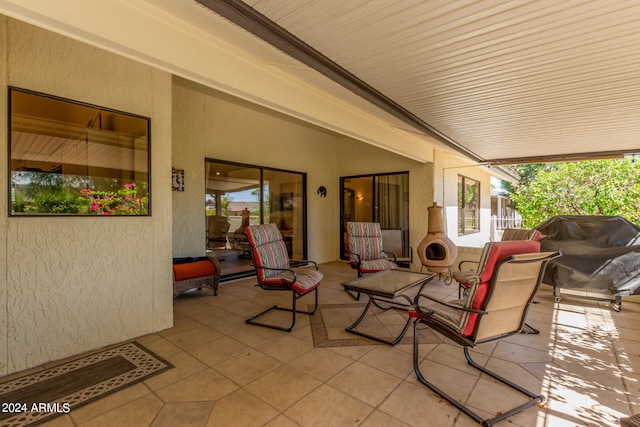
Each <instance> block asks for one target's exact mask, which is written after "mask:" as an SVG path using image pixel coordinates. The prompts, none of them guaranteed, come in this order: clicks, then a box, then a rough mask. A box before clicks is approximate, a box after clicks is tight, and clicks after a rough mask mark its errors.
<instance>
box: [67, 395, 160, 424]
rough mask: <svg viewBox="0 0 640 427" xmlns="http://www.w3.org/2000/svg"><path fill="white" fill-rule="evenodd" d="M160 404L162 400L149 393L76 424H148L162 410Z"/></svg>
mask: <svg viewBox="0 0 640 427" xmlns="http://www.w3.org/2000/svg"><path fill="white" fill-rule="evenodd" d="M162 406H163V404H162V401H161V400H160V399H158V397H157V396H154V395H152V394H150V395H147V396H144V397H141V398H139V399H136V400H133V401H131V402H129V403H127V404H125V405H123V406H120V407H118V408H116V409H113V410H111V411H109V412H107V413H105V414H103V415H99V416H97V417H95V418H92V419H90V420H88V421H86V422H84V423H81V424H78V425H79V426H82V427H102V426H104V427H113V426H129V425H132V424H133V425H138V426H149V425H151V423H152V422H153V420H154V419H155V418H156V416H157V415H158V413H159V412H160V411H161V410H162Z"/></svg>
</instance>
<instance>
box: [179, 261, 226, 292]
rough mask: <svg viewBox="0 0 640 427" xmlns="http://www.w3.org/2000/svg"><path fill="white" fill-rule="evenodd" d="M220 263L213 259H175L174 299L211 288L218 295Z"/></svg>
mask: <svg viewBox="0 0 640 427" xmlns="http://www.w3.org/2000/svg"><path fill="white" fill-rule="evenodd" d="M219 284H220V263H219V262H218V260H217V259H215V258H213V257H185V258H174V259H173V297H174V298H176V297H177V296H178V295H181V294H183V293H184V292H186V291H188V290H191V289H196V288H197V289H202V288H209V289H211V290H213V294H214V295H218V285H219Z"/></svg>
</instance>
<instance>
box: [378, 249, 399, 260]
mask: <svg viewBox="0 0 640 427" xmlns="http://www.w3.org/2000/svg"><path fill="white" fill-rule="evenodd" d="M382 253H383V254H385V255H386V256H387V258H392V259H393V262H397V261H398V257H397V256H396V254H395V253H393V252H387V251H382ZM389 255H391V257H389Z"/></svg>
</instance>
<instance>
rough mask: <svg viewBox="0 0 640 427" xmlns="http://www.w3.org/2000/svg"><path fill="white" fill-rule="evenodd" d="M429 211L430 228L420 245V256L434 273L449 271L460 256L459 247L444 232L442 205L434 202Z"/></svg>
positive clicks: (425, 265)
mask: <svg viewBox="0 0 640 427" xmlns="http://www.w3.org/2000/svg"><path fill="white" fill-rule="evenodd" d="M427 211H428V212H429V224H428V225H429V229H428V230H427V235H426V236H425V237H424V239H422V241H421V242H420V244H419V245H418V256H419V257H420V261H421V262H422V265H423V266H424V267H426V268H427V270H429V271H431V272H433V273H439V274H441V273H445V272H447V271H448V272H449V278H450V277H451V266H452V265H453V263H454V262H455V260H456V257H457V256H458V247H457V246H456V245H455V244H454V243H453V242H452V241H451V239H449V238H448V237H447V235H446V234H445V232H444V215H443V209H442V206H438V203H437V202H433V206H431V207H429V208H427Z"/></svg>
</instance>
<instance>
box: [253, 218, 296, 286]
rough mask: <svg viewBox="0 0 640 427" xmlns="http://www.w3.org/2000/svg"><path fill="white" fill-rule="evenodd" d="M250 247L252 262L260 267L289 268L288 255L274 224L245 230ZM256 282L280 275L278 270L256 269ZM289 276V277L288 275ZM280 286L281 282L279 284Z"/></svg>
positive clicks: (255, 226)
mask: <svg viewBox="0 0 640 427" xmlns="http://www.w3.org/2000/svg"><path fill="white" fill-rule="evenodd" d="M245 232H246V234H247V239H248V240H249V244H250V245H251V251H252V253H253V260H254V262H255V263H256V265H258V266H260V267H269V268H276V269H286V268H289V254H288V253H287V245H286V244H285V242H284V240H283V239H282V234H280V230H279V229H278V227H277V226H276V225H275V224H266V225H254V226H249V227H247V228H246V229H245ZM257 274H258V280H260V281H261V282H266V281H267V279H269V278H270V277H272V276H276V275H279V274H282V273H281V272H280V271H278V270H268V269H264V268H259V269H257ZM289 276H290V275H289ZM279 283H280V284H282V281H280V282H279Z"/></svg>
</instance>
